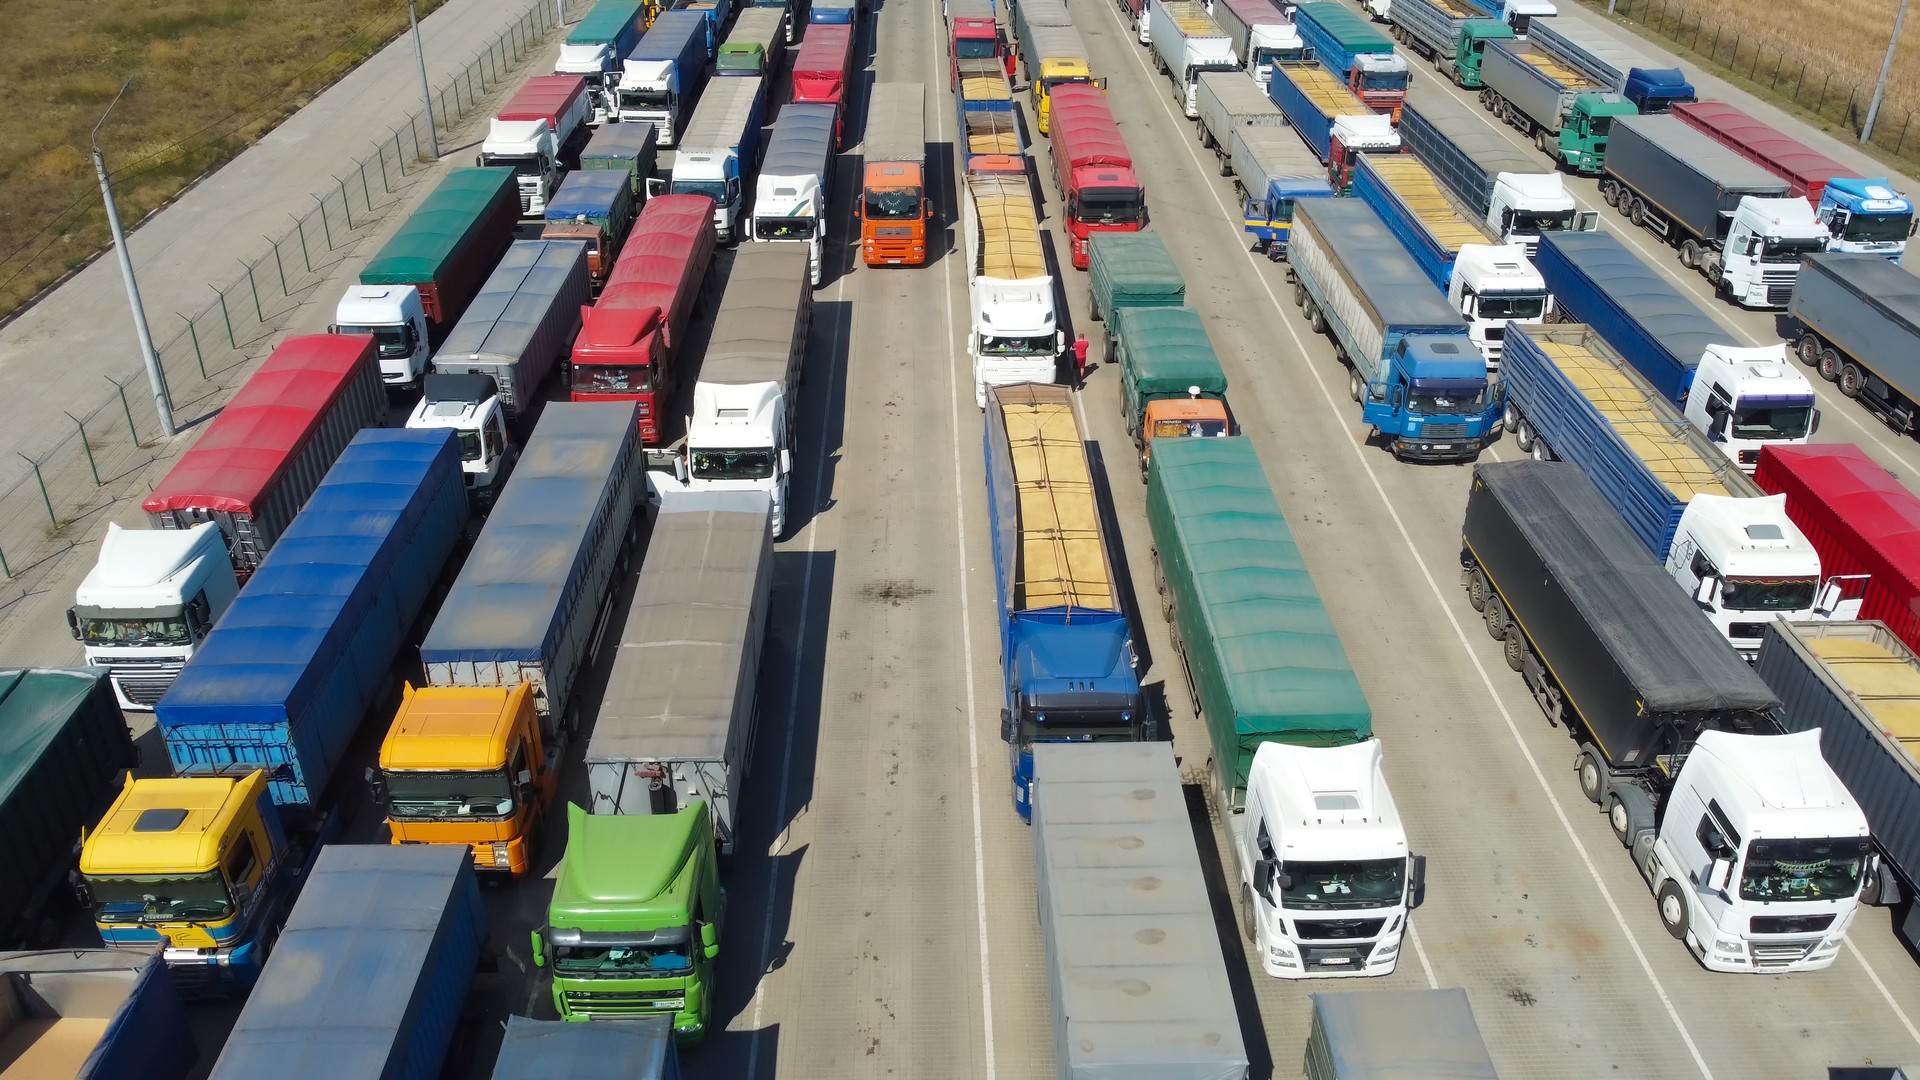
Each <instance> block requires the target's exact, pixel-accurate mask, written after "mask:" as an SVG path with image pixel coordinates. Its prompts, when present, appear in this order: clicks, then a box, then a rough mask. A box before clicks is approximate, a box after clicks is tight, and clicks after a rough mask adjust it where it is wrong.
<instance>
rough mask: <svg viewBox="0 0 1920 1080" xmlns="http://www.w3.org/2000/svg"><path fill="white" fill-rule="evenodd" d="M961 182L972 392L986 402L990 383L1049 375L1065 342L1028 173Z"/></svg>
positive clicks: (1048, 377)
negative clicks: (1059, 322) (962, 183)
mask: <svg viewBox="0 0 1920 1080" xmlns="http://www.w3.org/2000/svg"><path fill="white" fill-rule="evenodd" d="M964 183H965V185H966V189H965V191H964V192H962V194H961V196H960V227H961V238H962V242H963V243H964V244H965V247H964V249H963V250H964V252H965V253H966V255H967V257H968V260H969V262H968V272H967V304H968V309H969V320H968V328H969V330H968V334H967V354H968V356H969V358H970V359H971V360H972V361H973V400H974V402H975V403H976V404H978V405H979V406H980V407H981V408H982V409H984V408H986V407H987V390H988V388H989V387H994V386H1012V385H1015V384H1018V383H1029V382H1037V383H1044V382H1052V381H1053V380H1054V377H1055V376H1056V375H1057V374H1058V371H1057V369H1058V367H1059V360H1060V353H1061V351H1062V350H1063V349H1065V348H1066V344H1067V343H1066V333H1065V331H1063V330H1061V329H1060V327H1059V324H1058V323H1057V322H1056V315H1055V309H1054V281H1053V275H1052V274H1051V273H1049V272H1048V270H1047V257H1046V252H1045V251H1044V250H1043V249H1042V248H1041V246H1040V222H1039V216H1038V213H1037V212H1036V211H1035V210H1034V206H1033V187H1032V185H1031V184H1030V183H1028V181H1027V177H1026V174H1025V173H1024V172H1021V173H1017V174H1012V175H1004V174H1001V175H996V174H982V175H969V176H968V177H967V178H966V179H965V181H964Z"/></svg>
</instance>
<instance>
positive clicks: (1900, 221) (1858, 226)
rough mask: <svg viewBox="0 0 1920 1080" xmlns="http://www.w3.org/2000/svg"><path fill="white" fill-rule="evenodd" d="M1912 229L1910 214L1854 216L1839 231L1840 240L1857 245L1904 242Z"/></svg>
mask: <svg viewBox="0 0 1920 1080" xmlns="http://www.w3.org/2000/svg"><path fill="white" fill-rule="evenodd" d="M1912 228H1913V215H1912V214H1855V215H1853V216H1852V217H1851V218H1849V219H1847V224H1846V227H1845V228H1843V229H1841V230H1840V238H1841V239H1843V240H1852V241H1853V242H1855V243H1859V244H1885V243H1889V242H1894V241H1899V240H1905V239H1906V238H1907V232H1908V230H1910V229H1912Z"/></svg>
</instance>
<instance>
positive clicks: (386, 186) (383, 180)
mask: <svg viewBox="0 0 1920 1080" xmlns="http://www.w3.org/2000/svg"><path fill="white" fill-rule="evenodd" d="M399 137H400V136H398V135H395V136H394V138H396V139H397V138H399ZM360 168H361V169H362V170H365V169H366V166H365V165H362V166H360ZM380 190H381V191H384V192H386V193H387V194H388V195H391V194H393V181H392V180H389V179H388V178H387V144H386V143H381V144H380Z"/></svg>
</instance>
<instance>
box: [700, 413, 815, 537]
mask: <svg viewBox="0 0 1920 1080" xmlns="http://www.w3.org/2000/svg"><path fill="white" fill-rule="evenodd" d="M792 410H793V406H792V403H791V402H790V401H789V400H788V399H787V393H786V390H785V389H784V388H783V387H782V386H781V385H780V384H779V383H771V382H765V383H746V384H730V383H714V382H705V381H702V382H699V383H696V384H694V388H693V415H692V416H691V417H689V418H688V419H687V442H686V457H685V460H684V461H683V462H681V463H680V464H679V466H678V468H679V470H680V471H681V472H683V473H684V474H685V475H684V477H683V480H684V482H685V484H686V485H687V486H688V487H690V488H695V489H699V488H706V489H710V490H716V491H764V492H766V493H767V494H768V495H769V496H770V497H771V498H772V500H773V515H772V521H771V527H772V529H773V535H774V536H776V537H779V536H784V535H786V527H787V506H788V505H789V494H790V490H791V488H792V484H793V430H792Z"/></svg>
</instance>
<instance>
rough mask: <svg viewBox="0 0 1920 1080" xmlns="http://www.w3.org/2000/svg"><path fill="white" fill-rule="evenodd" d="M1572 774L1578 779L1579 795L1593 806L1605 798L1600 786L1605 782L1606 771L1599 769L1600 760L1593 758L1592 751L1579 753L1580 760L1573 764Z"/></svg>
mask: <svg viewBox="0 0 1920 1080" xmlns="http://www.w3.org/2000/svg"><path fill="white" fill-rule="evenodd" d="M1574 772H1575V773H1577V774H1578V775H1579V777H1580V794H1582V795H1585V796H1586V797H1587V801H1588V802H1590V803H1592V804H1593V805H1595V806H1599V805H1600V800H1601V799H1603V798H1605V797H1606V792H1605V791H1603V790H1601V785H1602V784H1604V783H1605V781H1606V775H1607V774H1606V770H1605V769H1602V768H1601V767H1600V759H1599V758H1597V757H1594V756H1593V751H1592V750H1582V751H1580V760H1579V761H1578V762H1576V763H1575V764H1574Z"/></svg>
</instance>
